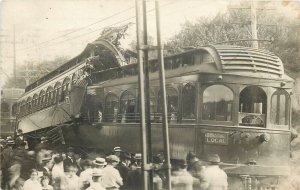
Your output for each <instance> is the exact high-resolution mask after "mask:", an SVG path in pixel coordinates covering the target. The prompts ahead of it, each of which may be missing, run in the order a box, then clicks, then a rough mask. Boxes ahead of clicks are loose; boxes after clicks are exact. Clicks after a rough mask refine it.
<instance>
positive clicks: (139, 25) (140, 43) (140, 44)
mask: <svg viewBox="0 0 300 190" xmlns="http://www.w3.org/2000/svg"><path fill="white" fill-rule="evenodd" d="M135 5H136V34H137V53H138V70H139V78H138V79H139V97H140V98H139V100H140V126H141V142H142V170H143V185H144V188H143V189H144V190H148V177H149V175H148V171H149V170H147V169H146V166H147V165H148V161H147V158H148V154H147V130H146V123H145V119H146V114H145V86H144V80H145V77H144V48H145V47H144V45H145V41H144V39H145V38H144V28H143V26H144V25H143V0H135Z"/></svg>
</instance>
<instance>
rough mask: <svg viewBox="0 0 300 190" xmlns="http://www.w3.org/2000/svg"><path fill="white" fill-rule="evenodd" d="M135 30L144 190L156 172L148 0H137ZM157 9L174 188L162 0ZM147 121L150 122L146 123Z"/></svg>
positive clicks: (166, 139)
mask: <svg viewBox="0 0 300 190" xmlns="http://www.w3.org/2000/svg"><path fill="white" fill-rule="evenodd" d="M135 4H136V29H137V52H138V66H139V78H138V79H139V101H140V126H141V142H142V169H143V182H144V190H148V189H151V190H152V189H153V175H152V168H151V164H150V163H151V162H152V147H151V144H152V143H151V119H150V114H151V113H150V93H149V89H150V85H149V83H150V82H149V64H148V50H149V46H148V43H147V40H148V37H147V8H146V0H136V1H135ZM155 10H156V26H157V27H156V28H157V53H158V63H159V80H160V89H161V92H162V98H163V99H162V104H163V106H162V107H163V113H162V125H163V127H162V130H163V131H162V132H163V143H164V156H165V161H166V163H165V167H164V168H163V169H165V170H166V173H167V175H166V176H167V189H168V190H171V181H170V175H171V164H170V146H169V128H168V118H167V115H168V114H167V102H166V86H165V85H166V84H165V70H164V57H163V45H162V41H161V32H160V13H159V2H158V1H157V0H156V1H155ZM146 120H147V125H146Z"/></svg>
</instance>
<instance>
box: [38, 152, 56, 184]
mask: <svg viewBox="0 0 300 190" xmlns="http://www.w3.org/2000/svg"><path fill="white" fill-rule="evenodd" d="M42 165H43V167H42V168H40V169H39V175H41V176H47V177H48V178H49V179H50V184H52V181H51V179H52V174H51V170H52V167H53V165H54V162H53V160H52V157H51V156H50V155H49V156H46V157H45V158H42ZM41 176H40V177H41Z"/></svg>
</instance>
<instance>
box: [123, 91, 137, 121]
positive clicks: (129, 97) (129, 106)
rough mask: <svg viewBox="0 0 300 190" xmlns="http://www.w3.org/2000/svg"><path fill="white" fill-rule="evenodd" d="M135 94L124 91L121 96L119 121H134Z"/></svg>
mask: <svg viewBox="0 0 300 190" xmlns="http://www.w3.org/2000/svg"><path fill="white" fill-rule="evenodd" d="M135 103H136V101H135V96H134V95H133V94H132V93H130V92H129V91H125V92H124V93H123V94H122V96H121V101H120V114H119V121H120V122H122V123H125V122H126V123H131V122H134V121H135Z"/></svg>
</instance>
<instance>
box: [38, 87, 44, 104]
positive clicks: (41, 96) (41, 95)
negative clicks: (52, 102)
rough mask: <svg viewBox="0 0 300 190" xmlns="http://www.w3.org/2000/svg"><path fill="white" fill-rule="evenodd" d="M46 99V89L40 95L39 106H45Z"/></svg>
mask: <svg viewBox="0 0 300 190" xmlns="http://www.w3.org/2000/svg"><path fill="white" fill-rule="evenodd" d="M44 101H45V91H44V90H42V91H41V92H40V95H39V107H43V105H44Z"/></svg>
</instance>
